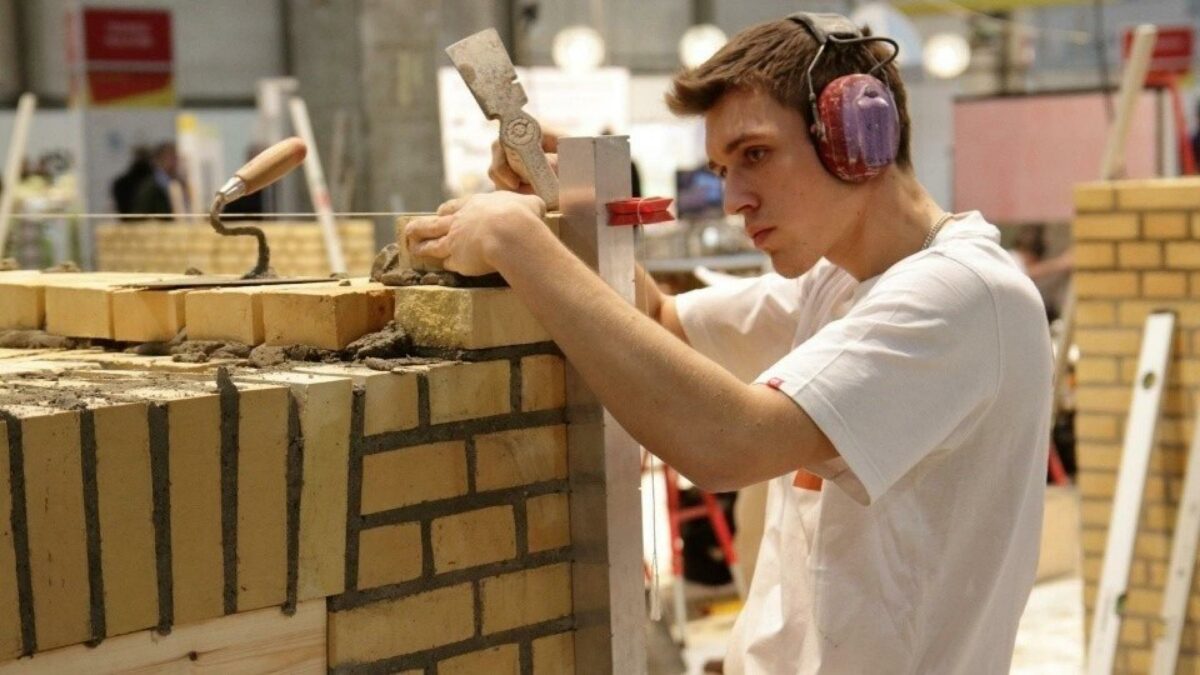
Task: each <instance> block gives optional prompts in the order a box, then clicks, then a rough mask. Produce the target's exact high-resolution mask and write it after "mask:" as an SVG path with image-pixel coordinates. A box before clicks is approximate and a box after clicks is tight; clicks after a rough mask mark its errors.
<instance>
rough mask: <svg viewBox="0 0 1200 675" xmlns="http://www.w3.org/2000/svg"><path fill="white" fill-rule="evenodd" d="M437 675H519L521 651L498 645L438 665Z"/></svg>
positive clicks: (513, 645) (509, 645)
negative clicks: (481, 674) (485, 674)
mask: <svg viewBox="0 0 1200 675" xmlns="http://www.w3.org/2000/svg"><path fill="white" fill-rule="evenodd" d="M437 672H438V675H477V674H478V673H489V675H491V674H494V675H520V673H521V651H520V649H518V648H517V645H515V644H508V645H500V646H499V647H492V648H491V649H484V650H481V651H478V652H471V653H470V654H463V655H462V656H455V657H454V658H451V659H446V660H445V661H441V662H439V663H438V669H437Z"/></svg>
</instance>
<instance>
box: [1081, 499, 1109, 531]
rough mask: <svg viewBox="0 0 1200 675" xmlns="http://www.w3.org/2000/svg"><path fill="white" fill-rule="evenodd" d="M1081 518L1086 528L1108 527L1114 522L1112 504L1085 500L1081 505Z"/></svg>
mask: <svg viewBox="0 0 1200 675" xmlns="http://www.w3.org/2000/svg"><path fill="white" fill-rule="evenodd" d="M1079 518H1080V522H1082V523H1083V525H1084V526H1085V527H1089V526H1090V527H1108V525H1109V522H1110V521H1111V520H1112V502H1108V501H1100V500H1094V499H1087V500H1084V501H1082V502H1080V504H1079Z"/></svg>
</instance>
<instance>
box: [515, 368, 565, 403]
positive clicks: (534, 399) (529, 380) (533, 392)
mask: <svg viewBox="0 0 1200 675" xmlns="http://www.w3.org/2000/svg"><path fill="white" fill-rule="evenodd" d="M566 402H567V394H566V373H565V367H564V365H563V360H562V358H561V357H558V356H552V355H539V356H527V357H525V358H523V359H521V409H522V410H547V409H551V408H561V407H563V406H564V405H566Z"/></svg>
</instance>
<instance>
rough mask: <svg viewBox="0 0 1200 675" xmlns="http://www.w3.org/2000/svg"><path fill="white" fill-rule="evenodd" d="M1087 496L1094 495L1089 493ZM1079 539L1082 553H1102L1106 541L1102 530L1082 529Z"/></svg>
mask: <svg viewBox="0 0 1200 675" xmlns="http://www.w3.org/2000/svg"><path fill="white" fill-rule="evenodd" d="M1088 496H1095V495H1093V494H1090V493H1089V494H1088ZM1079 541H1080V543H1081V544H1082V545H1083V551H1084V553H1090V554H1092V555H1104V545H1105V543H1106V541H1107V537H1106V534H1105V531H1104V530H1084V531H1083V532H1081V533H1080V535H1079ZM1093 597H1094V596H1093Z"/></svg>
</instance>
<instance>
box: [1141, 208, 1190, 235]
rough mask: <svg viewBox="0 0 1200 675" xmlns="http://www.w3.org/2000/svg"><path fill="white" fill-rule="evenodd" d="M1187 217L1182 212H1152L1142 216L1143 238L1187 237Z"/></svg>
mask: <svg viewBox="0 0 1200 675" xmlns="http://www.w3.org/2000/svg"><path fill="white" fill-rule="evenodd" d="M1187 235H1188V217H1187V214H1186V213H1183V212H1176V213H1172V212H1152V213H1146V214H1144V215H1143V216H1142V237H1143V238H1145V239H1187Z"/></svg>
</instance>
